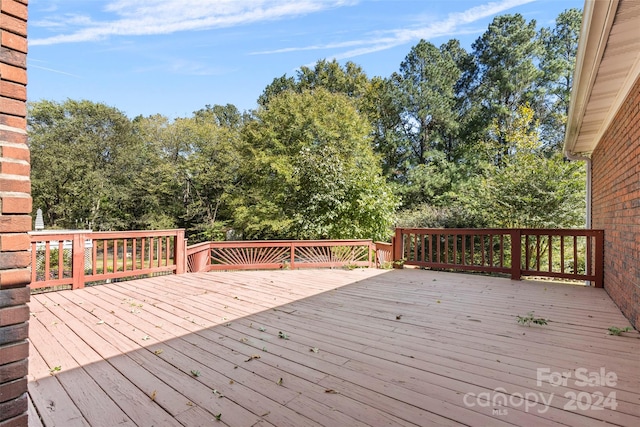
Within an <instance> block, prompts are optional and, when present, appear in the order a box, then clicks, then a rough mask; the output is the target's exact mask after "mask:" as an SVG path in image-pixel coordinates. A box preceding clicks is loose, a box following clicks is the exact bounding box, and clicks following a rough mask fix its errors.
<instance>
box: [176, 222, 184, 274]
mask: <svg viewBox="0 0 640 427" xmlns="http://www.w3.org/2000/svg"><path fill="white" fill-rule="evenodd" d="M173 239H174V240H173V242H174V243H173V262H175V264H176V274H183V273H184V272H185V271H187V267H186V263H187V239H185V238H184V230H183V229H181V230H176V235H175V236H174V237H173Z"/></svg>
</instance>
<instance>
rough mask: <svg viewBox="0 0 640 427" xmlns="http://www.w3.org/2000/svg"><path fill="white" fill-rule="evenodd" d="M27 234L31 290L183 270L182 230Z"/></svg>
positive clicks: (79, 286)
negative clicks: (28, 235) (28, 239)
mask: <svg viewBox="0 0 640 427" xmlns="http://www.w3.org/2000/svg"><path fill="white" fill-rule="evenodd" d="M30 234H31V288H32V289H38V288H45V287H58V286H71V287H72V288H73V289H78V288H82V287H84V286H85V284H86V283H89V282H99V281H108V280H113V279H118V278H123V277H139V276H149V275H153V274H161V273H175V274H180V273H184V272H185V252H186V249H185V240H184V230H156V231H114V232H91V231H73V232H70V231H59V232H58V231H46V232H32V233H30Z"/></svg>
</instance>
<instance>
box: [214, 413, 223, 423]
mask: <svg viewBox="0 0 640 427" xmlns="http://www.w3.org/2000/svg"><path fill="white" fill-rule="evenodd" d="M214 417H216V421H220V418H222V413H220V414H218V415H214Z"/></svg>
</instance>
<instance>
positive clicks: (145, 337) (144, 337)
mask: <svg viewBox="0 0 640 427" xmlns="http://www.w3.org/2000/svg"><path fill="white" fill-rule="evenodd" d="M150 339H151V337H150V336H149V335H145V336H143V337H142V341H147V340H150Z"/></svg>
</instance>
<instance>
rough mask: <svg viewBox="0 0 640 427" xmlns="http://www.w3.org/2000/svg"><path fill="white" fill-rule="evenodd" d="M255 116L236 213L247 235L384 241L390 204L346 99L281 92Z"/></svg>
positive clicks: (361, 123)
mask: <svg viewBox="0 0 640 427" xmlns="http://www.w3.org/2000/svg"><path fill="white" fill-rule="evenodd" d="M256 116H257V120H256V121H255V122H253V123H251V124H250V125H249V126H247V127H246V129H245V135H246V141H247V146H246V148H247V149H248V150H249V153H250V155H249V156H247V157H248V158H251V159H252V161H250V162H248V163H247V164H246V168H245V172H244V174H243V177H242V180H243V185H244V187H243V189H242V190H243V191H242V192H241V194H240V196H239V199H238V201H237V202H236V208H235V218H236V224H238V225H239V226H240V228H241V230H242V231H243V232H244V233H245V235H246V236H247V237H250V238H275V237H288V238H297V239H318V238H347V237H350V238H365V237H366V238H383V237H386V235H387V234H388V232H389V226H390V225H391V219H392V214H393V211H394V208H395V200H394V197H393V195H392V192H391V190H390V187H389V185H388V184H387V183H386V182H385V180H384V178H383V177H382V176H381V170H380V166H379V163H378V159H377V158H376V156H375V155H374V153H373V150H372V148H371V144H370V140H369V134H370V130H369V125H368V123H367V121H366V120H365V119H363V117H362V116H361V115H360V114H359V113H358V111H357V110H356V108H355V107H354V106H353V103H352V101H350V100H349V98H348V97H346V96H344V95H341V94H335V93H331V92H329V91H328V90H326V89H324V88H318V89H315V90H313V91H310V90H306V91H302V92H301V93H297V92H293V91H287V92H283V93H281V94H279V95H278V96H276V97H274V98H272V99H271V100H270V102H269V108H268V109H267V108H263V109H261V110H258V111H257V113H256Z"/></svg>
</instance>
